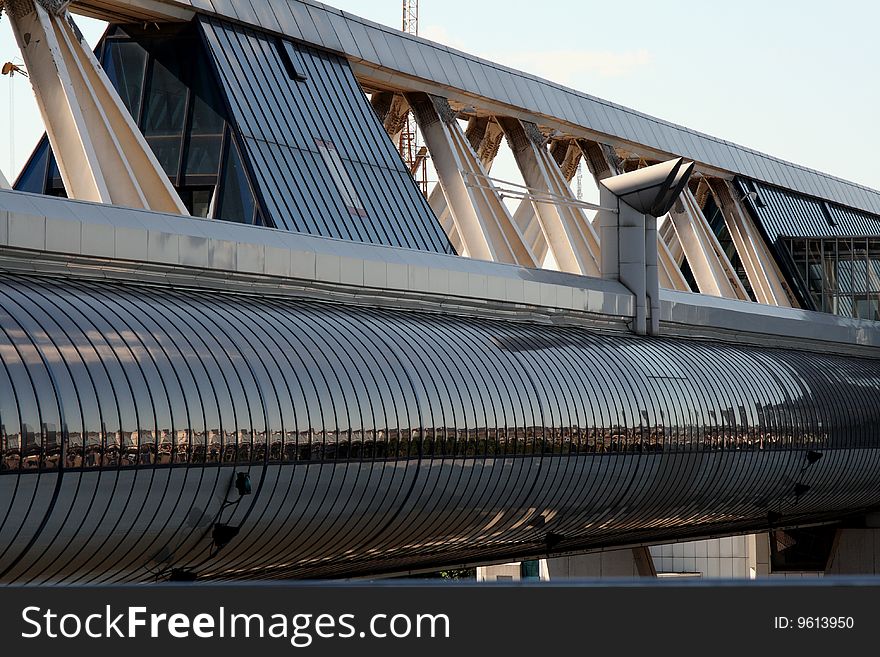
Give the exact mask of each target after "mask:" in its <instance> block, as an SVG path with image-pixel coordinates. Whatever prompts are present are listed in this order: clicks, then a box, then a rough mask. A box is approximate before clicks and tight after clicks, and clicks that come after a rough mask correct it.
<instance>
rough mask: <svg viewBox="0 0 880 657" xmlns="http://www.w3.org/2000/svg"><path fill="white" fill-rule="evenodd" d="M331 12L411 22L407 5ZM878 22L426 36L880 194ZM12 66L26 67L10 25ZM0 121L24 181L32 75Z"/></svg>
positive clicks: (522, 17)
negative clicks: (403, 17)
mask: <svg viewBox="0 0 880 657" xmlns="http://www.w3.org/2000/svg"><path fill="white" fill-rule="evenodd" d="M254 1H255V2H258V1H260V0H254ZM329 4H332V5H333V6H336V7H339V8H341V9H344V10H346V11H350V12H351V13H354V14H358V15H360V16H364V17H366V18H369V19H371V20H374V21H376V22H379V23H384V24H387V25H391V26H392V27H398V28H399V27H400V21H401V16H400V13H401V2H400V0H332V1H331V2H330V3H329ZM77 22H78V24H79V25H80V27H81V29H82V30H83V32H84V34H85V35H86V37H87V38H88V39H89V40H90V42H92V43H95V42H96V41H97V39H98V38H100V35H101V33H102V31H103V27H104V26H103V24H101V23H100V22H98V21H92V20H87V19H77ZM878 24H880V3H876V2H873V1H870V0H838V1H837V2H828V1H827V0H822V1H821V2H819V1H813V0H802V1H800V2H795V1H793V0H762V1H756V0H737V2H707V1H706V0H702V1H699V2H698V1H693V0H667V1H666V2H659V1H657V0H626V1H625V2H624V1H623V0H617V1H612V2H595V1H592V0H586V1H580V2H577V1H573V0H567V1H566V0H542V1H541V2H539V3H536V2H535V1H534V0H507V1H502V0H483V1H482V2H477V1H475V0H442V1H441V0H421V15H420V34H421V35H422V36H424V37H427V38H429V39H434V40H437V41H441V42H443V43H446V44H448V45H450V46H453V47H456V48H458V49H460V50H464V51H466V52H470V53H473V54H476V55H479V56H481V57H485V58H487V59H490V60H494V61H498V62H501V63H503V64H506V65H508V66H511V67H514V68H519V69H522V70H525V71H528V72H530V73H534V74H537V75H540V76H542V77H546V78H548V79H551V80H553V81H556V82H559V83H562V84H565V85H567V86H570V87H573V88H575V89H578V90H580V91H584V92H587V93H590V94H593V95H595V96H599V97H600V98H605V99H608V100H611V101H614V102H617V103H621V104H623V105H627V106H630V107H633V108H635V109H637V110H640V111H643V112H646V113H648V114H652V115H654V116H658V117H661V118H663V119H667V120H670V121H674V122H676V123H680V124H683V125H685V126H688V127H690V128H693V129H696V130H700V131H702V132H706V133H709V134H711V135H715V136H718V137H721V138H723V139H727V140H729V141H733V142H736V143H739V144H743V145H746V146H749V147H751V148H755V149H757V150H760V151H764V152H767V153H770V154H771V155H774V156H777V157H781V158H783V159H786V160H790V161H793V162H796V163H798V164H803V165H806V166H809V167H812V168H815V169H818V170H820V171H825V172H827V173H831V174H833V175H836V176H840V177H842V178H846V179H849V180H853V181H855V182H858V183H861V184H864V185H867V186H869V187H873V188H875V189H880V166H878V158H877V155H878V153H880V130H878V117H880V111H878V110H880V83H878V80H877V68H878V64H880V55H878V50H877V48H876V43H877V38H876V26H877V25H878ZM6 61H13V62H20V61H21V60H20V55H19V53H18V48H17V45H16V43H15V39H14V38H13V36H12V32H11V30H10V28H9V24H8V20H7V19H6V18H5V17H4V18H3V19H0V63H2V62H6ZM11 101H12V104H10V103H11ZM10 114H11V118H10ZM0 117H3V120H2V121H0V169H2V171H3V172H4V173H5V174H6V176H7V178H10V179H12V178H14V177H15V175H16V174H17V172H18V170H19V169H20V167H21V166H22V164H23V163H24V161H25V160H26V159H27V157H28V155H29V154H30V152H31V150H32V149H33V147H34V145H35V144H36V141H37V139H38V138H39V135H40V134H41V133H42V132H43V127H42V121H41V119H40V117H39V112H38V111H37V107H36V103H35V102H34V100H33V94H32V92H31V89H30V85H29V83H28V81H27V80H26V79H24V78H22V77H21V76H17V77H14V78H12V79H11V80H10V79H9V78H0Z"/></svg>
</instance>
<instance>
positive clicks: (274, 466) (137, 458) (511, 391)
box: [0, 0, 880, 583]
mask: <svg viewBox="0 0 880 657" xmlns="http://www.w3.org/2000/svg"><path fill="white" fill-rule="evenodd" d="M258 5H259V6H258ZM0 6H2V7H3V8H4V9H5V10H6V12H7V14H8V17H9V20H12V21H13V23H14V26H15V29H16V30H17V32H18V34H19V37H20V42H21V44H22V46H23V49H24V51H25V57H26V61H27V62H28V65H29V67H30V68H32V70H33V72H34V73H35V75H32V78H31V79H32V80H33V82H34V85H35V92H36V94H37V96H38V98H41V99H42V101H41V111H42V112H43V114H44V119H45V122H46V125H47V136H46V138H44V139H43V140H42V141H41V143H40V144H39V145H38V147H37V149H36V150H35V152H34V154H33V156H32V157H31V159H30V161H29V162H28V164H27V166H26V167H25V168H24V170H23V171H22V173H21V174H20V176H19V177H18V179H17V180H16V181H15V183H14V188H15V191H9V190H4V191H0V269H2V271H0V425H2V427H0V437H2V444H0V452H2V472H0V499H3V500H7V502H6V507H5V508H3V509H0V512H2V514H3V515H2V520H0V581H4V582H56V583H72V582H87V581H95V582H97V581H103V582H111V581H148V580H155V579H175V578H190V577H192V576H198V577H201V578H205V579H219V580H223V579H246V578H266V577H335V576H346V577H350V576H372V575H377V574H390V573H400V572H419V571H425V570H433V569H438V568H440V567H448V566H451V565H455V564H466V565H471V566H473V565H478V566H481V567H482V566H486V567H487V568H488V569H487V570H481V571H480V572H481V575H480V576H481V577H482V578H485V579H491V578H492V577H493V573H494V576H495V577H497V576H498V575H499V574H500V575H501V576H510V577H514V575H515V574H516V569H517V568H519V572H520V573H521V574H522V573H526V576H528V577H533V576H535V573H537V576H539V577H545V578H550V579H553V578H560V577H570V576H585V575H598V576H609V575H610V576H633V575H638V576H652V575H654V574H655V573H658V574H664V573H667V574H668V573H670V572H677V573H681V572H687V573H691V572H693V573H696V572H699V573H702V574H704V575H707V576H712V575H715V574H716V573H717V574H719V575H722V576H723V575H728V574H729V575H731V576H732V575H733V574H734V573H740V574H748V575H749V576H751V574H752V571H753V570H754V572H755V574H756V575H758V576H760V575H761V574H764V573H768V574H769V573H771V571H776V572H786V573H803V572H818V571H819V570H823V571H824V569H826V568H831V569H832V570H833V569H835V568H836V569H837V570H838V571H843V570H846V569H850V568H867V564H868V562H869V561H870V559H869V557H868V556H864V558H863V557H862V556H859V555H869V554H872V552H871V551H870V550H868V549H867V547H866V546H868V544H869V542H870V540H873V536H874V535H873V533H872V532H873V529H871V523H870V518H871V517H872V516H871V515H870V514H871V513H872V512H873V511H874V510H875V509H876V507H877V505H878V504H880V493H878V487H877V477H876V472H877V466H878V464H880V450H878V444H880V443H878V441H880V435H878V433H877V430H876V427H877V426H880V423H878V419H880V418H878V417H877V413H878V411H877V409H878V408H880V403H878V402H880V386H878V385H877V381H876V376H875V375H874V372H875V370H876V363H877V360H876V359H877V357H878V354H880V352H878V346H880V330H878V328H880V325H878V324H877V323H876V322H875V321H874V320H875V319H880V264H877V263H880V235H877V234H875V232H873V231H875V229H874V226H875V223H874V222H875V221H876V217H877V215H875V214H874V213H877V212H880V194H878V193H877V192H875V191H873V190H867V189H865V188H862V187H859V186H857V185H853V184H852V183H847V182H846V181H841V180H837V179H834V178H831V177H829V176H825V175H824V174H821V173H818V172H815V171H809V170H806V169H803V168H802V167H798V166H796V165H792V164H789V163H785V162H782V161H779V160H776V159H774V158H771V157H769V156H765V155H763V154H759V153H755V152H754V151H751V150H749V149H747V148H744V147H740V146H737V145H734V144H730V143H728V142H724V141H722V140H718V139H715V138H711V137H708V136H706V135H701V134H699V133H695V132H693V131H691V130H688V129H686V128H683V127H681V126H675V125H672V124H669V123H666V122H662V121H658V120H656V119H653V118H651V117H647V116H645V115H642V114H639V113H638V112H634V111H633V110H629V109H627V108H623V107H619V106H615V105H612V104H610V103H607V102H605V101H601V100H599V99H595V98H592V97H590V96H587V95H585V94H581V93H578V92H574V91H572V90H569V89H564V88H562V87H559V86H558V85H554V84H552V83H550V82H547V81H545V80H540V79H538V78H535V77H533V76H528V75H525V74H522V73H519V72H516V71H510V70H508V69H505V68H504V67H503V66H500V65H496V64H493V63H490V62H485V61H482V60H479V59H477V58H474V57H471V56H469V55H466V54H464V53H458V52H456V51H452V50H450V49H448V48H446V47H444V46H441V45H439V44H434V43H431V42H428V41H425V40H423V39H419V38H417V37H414V36H412V35H406V34H402V33H399V32H396V31H394V30H390V29H389V28H384V27H382V26H377V25H374V24H371V23H369V22H368V21H364V20H362V19H359V18H357V17H353V16H350V15H348V14H346V13H344V12H339V11H337V10H334V9H332V8H329V7H326V6H323V5H319V4H316V3H312V2H302V1H300V0H268V1H267V2H261V3H256V2H241V3H238V2H236V3H227V2H218V1H217V0H200V1H199V2H183V1H177V0H126V1H125V2H122V1H116V0H84V1H80V2H73V3H69V4H68V3H65V2H62V3H57V2H50V1H48V0H39V2H36V3H35V2H34V1H33V0H4V1H3V2H0ZM69 9H70V10H73V11H82V12H85V13H88V14H90V15H98V16H101V17H104V18H107V19H110V20H111V21H112V22H113V23H114V24H113V25H112V26H111V28H110V30H109V31H108V33H107V35H106V36H105V38H104V40H103V41H102V43H101V45H100V46H99V48H98V49H97V51H96V53H95V54H94V55H92V54H91V53H89V52H87V50H86V49H85V48H84V46H83V44H82V43H81V41H80V40H79V39H78V38H77V36H76V31H75V29H74V28H73V27H72V24H71V22H70V20H71V19H70V17H69V14H68V13H67V11H68V10H69ZM4 18H5V17H4ZM145 21H149V22H151V23H152V22H155V25H154V26H151V27H150V29H144V22H145ZM34 34H39V35H42V36H41V38H40V43H41V44H43V45H42V46H39V45H38V44H36V43H35V42H34V40H33V35H34ZM28 35H30V37H29V36H28ZM53 39H54V41H53ZM52 43H54V44H56V45H57V48H53V47H50V46H51V44H52ZM43 46H46V47H45V48H44V47H43ZM62 46H63V47H62ZM50 99H51V102H50ZM410 112H411V113H412V115H413V116H414V117H415V120H416V121H417V122H418V123H419V127H420V128H421V131H422V133H423V135H424V138H425V141H426V143H427V146H428V149H429V153H430V157H431V158H432V161H433V163H434V165H435V167H436V169H437V172H438V176H439V178H440V183H439V185H438V187H437V188H436V189H434V190H432V191H431V192H430V193H429V195H428V196H429V198H425V195H423V194H422V193H421V191H420V190H419V188H418V187H417V186H416V185H415V184H414V181H413V179H412V175H411V171H410V170H409V169H408V168H407V167H406V166H404V164H403V162H402V161H401V159H400V156H399V153H398V150H397V148H396V147H395V144H394V143H393V142H392V140H391V139H389V137H394V136H396V135H398V133H400V131H401V129H402V126H403V124H404V122H405V121H406V120H407V116H408V114H409V113H410ZM465 121H467V123H466V125H467V127H466V128H465V127H464V126H465ZM502 136H503V137H505V138H506V143H507V146H505V145H504V142H503V141H502ZM504 147H509V148H511V150H512V152H513V154H514V157H515V159H516V161H517V163H518V166H519V169H520V172H521V173H522V176H523V182H524V183H525V184H524V185H519V184H518V183H511V182H509V181H502V180H497V179H494V178H492V177H491V175H490V173H491V167H492V160H493V158H494V157H495V155H496V153H497V152H498V150H499V148H504ZM581 161H583V162H584V164H585V165H586V168H587V169H588V170H589V171H590V173H591V174H592V175H593V177H594V178H595V180H596V182H597V184H598V186H599V188H600V190H601V198H600V202H599V204H591V203H586V202H583V201H582V200H579V199H577V198H576V197H575V195H574V194H572V191H571V189H570V188H569V186H568V181H570V180H571V179H572V177H573V175H574V173H573V172H574V171H575V170H576V169H577V167H578V164H579V163H580V162H581ZM117 194H118V195H117ZM53 196H54V197H67V198H52V197H53ZM509 197H513V198H516V199H518V205H517V206H516V207H515V209H513V208H511V209H508V207H507V205H506V204H505V203H504V198H509ZM159 210H161V211H159ZM593 213H596V216H593ZM188 215H189V216H188ZM658 220H659V225H658ZM544 264H549V265H550V266H552V267H553V269H550V268H542V265H544ZM818 310H830V311H834V313H827V312H817V311H818ZM817 528H819V529H817ZM755 532H759V533H757V534H755ZM744 535H749V536H751V538H743V536H744ZM707 537H715V538H711V539H709V538H707ZM717 537H721V538H717ZM768 537H769V538H768ZM693 540H698V541H700V542H697V543H695V544H694V543H690V541H693ZM669 542H672V543H669ZM657 544H667V545H672V547H666V546H661V547H654V548H651V550H653V553H652V552H651V551H650V550H649V549H648V548H647V547H646V546H648V545H657ZM854 545H855V546H858V547H857V548H855V547H853V546H854ZM765 548H766V549H765ZM716 549H717V551H718V557H717V560H714V561H713V560H711V559H710V554H712V552H713V551H715V550H716ZM722 550H723V552H724V554H722ZM858 550H863V552H859V551H858ZM704 551H705V560H703V559H704V557H703V552H704ZM691 552H693V556H691ZM728 553H729V555H730V556H727V554H728ZM698 554H699V555H700V557H699V558H700V559H701V561H700V562H699V564H698V561H697V559H698V556H697V555H698ZM691 559H693V562H691V561H690V560H691ZM713 559H714V557H713ZM725 559H726V560H728V561H725ZM514 560H519V561H516V562H517V563H519V562H520V561H521V562H522V563H524V564H526V565H525V566H518V567H514V566H503V567H498V566H494V565H493V564H499V563H500V564H509V563H512V562H514ZM499 568H500V570H499ZM493 569H494V570H493ZM508 571H510V572H508Z"/></svg>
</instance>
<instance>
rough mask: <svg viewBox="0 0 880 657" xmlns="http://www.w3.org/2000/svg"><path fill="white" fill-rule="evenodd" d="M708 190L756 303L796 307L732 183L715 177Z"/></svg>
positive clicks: (783, 279)
mask: <svg viewBox="0 0 880 657" xmlns="http://www.w3.org/2000/svg"><path fill="white" fill-rule="evenodd" d="M709 189H710V191H711V193H712V194H713V195H714V196H715V199H716V200H717V202H718V206H719V207H720V208H721V212H722V213H724V221H725V222H726V224H727V230H728V232H729V233H730V236H731V238H732V239H733V243H734V246H735V247H736V252H737V253H738V254H739V257H740V260H741V261H742V263H743V268H744V269H745V271H746V277H747V278H748V279H749V284H750V285H751V286H752V291H753V292H754V293H755V299H756V300H757V301H758V303H766V304H768V305H771V306H783V307H786V308H791V307H792V306H795V307H796V306H797V303H796V302H795V301H794V297H793V295H792V294H791V293H790V291H789V289H788V285H787V284H786V283H785V278H784V277H783V275H782V272H781V271H780V270H779V265H777V264H776V260H775V259H774V258H773V256H772V255H771V254H770V250H769V249H768V248H767V244H766V242H764V238H763V237H762V236H761V235H760V233H759V232H758V229H757V227H756V226H755V225H754V223H753V222H752V220H751V218H750V217H749V216H748V215H747V214H746V213H745V212H743V209H742V206H741V205H740V203H739V202H738V201H737V200H736V199H737V194H736V191H735V190H734V189H733V186H732V185H731V184H730V182H728V181H726V180H718V181H716V182H713V183H711V184H710V185H709Z"/></svg>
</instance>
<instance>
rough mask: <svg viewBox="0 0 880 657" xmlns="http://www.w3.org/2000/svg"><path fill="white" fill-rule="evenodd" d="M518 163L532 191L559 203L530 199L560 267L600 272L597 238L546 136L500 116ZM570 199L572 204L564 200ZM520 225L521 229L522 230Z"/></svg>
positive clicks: (548, 245)
mask: <svg viewBox="0 0 880 657" xmlns="http://www.w3.org/2000/svg"><path fill="white" fill-rule="evenodd" d="M498 121H499V123H500V124H501V127H502V129H503V130H504V134H505V135H506V137H507V141H508V144H509V145H510V148H511V150H512V151H513V155H514V157H515V158H516V163H517V166H518V167H519V170H520V173H521V174H522V177H523V180H524V181H525V184H526V186H527V187H528V188H529V189H530V192H531V193H532V194H536V195H540V194H547V195H549V196H550V197H552V198H555V199H560V200H562V201H563V202H562V203H554V202H552V201H541V200H536V199H532V200H531V202H532V205H533V206H534V208H535V215H536V216H537V218H538V222H539V224H540V228H541V232H542V234H543V236H544V240H545V241H546V242H547V247H548V248H549V249H550V252H551V253H552V254H553V258H554V259H555V260H556V264H557V266H558V267H559V269H560V270H562V271H567V272H571V273H573V274H582V275H585V276H599V275H600V267H599V238H598V236H597V235H596V231H595V230H594V229H593V226H592V224H591V223H590V221H589V220H588V219H587V217H586V215H585V214H584V212H583V210H581V208H579V207H577V206H576V205H574V203H576V202H577V199H576V198H575V197H574V195H573V194H572V193H571V189H569V187H568V184H567V183H566V181H565V178H563V176H562V171H561V170H560V169H559V165H558V164H556V162H555V161H554V160H553V158H552V157H551V155H550V152H549V151H548V150H547V147H546V145H545V141H546V140H545V138H544V136H543V135H542V134H541V132H540V131H539V130H538V127H537V126H535V125H534V124H532V123H523V122H521V121H519V120H518V119H513V118H507V117H504V118H499V119H498ZM565 201H570V202H571V203H572V204H570V205H569V204H566V203H565ZM522 228H523V227H522V225H520V230H522Z"/></svg>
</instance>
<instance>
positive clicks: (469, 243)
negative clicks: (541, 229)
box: [406, 93, 538, 267]
mask: <svg viewBox="0 0 880 657" xmlns="http://www.w3.org/2000/svg"><path fill="white" fill-rule="evenodd" d="M406 100H407V102H408V103H409V106H410V108H411V110H412V112H413V115H414V116H415V118H416V122H417V123H418V124H419V129H420V130H421V132H422V136H423V137H424V139H425V143H426V144H427V145H428V150H429V151H430V152H431V159H432V161H433V163H434V168H435V170H436V171H437V178H438V179H439V182H440V188H441V190H442V192H443V195H444V197H445V198H446V203H447V205H448V206H449V211H450V214H451V216H452V223H453V225H454V227H455V230H456V231H457V234H458V236H459V237H460V243H461V249H460V251H459V252H460V253H461V254H462V255H467V256H470V257H471V258H479V259H482V260H492V261H495V262H505V263H509V264H517V265H523V266H526V267H537V266H538V263H537V262H536V260H535V257H534V255H533V254H532V252H531V250H530V249H529V248H528V246H527V245H526V243H525V241H524V240H523V236H522V234H521V233H520V231H519V230H518V229H517V227H516V225H515V224H514V223H513V218H512V217H511V216H510V213H509V212H508V211H507V207H506V206H505V205H504V202H503V201H502V200H501V198H500V197H499V196H498V193H497V190H496V189H495V187H494V185H493V184H492V182H491V181H490V180H488V179H487V174H486V170H485V168H484V167H483V165H482V163H481V162H480V159H479V158H478V157H477V154H476V153H475V152H474V149H473V147H472V146H471V144H470V143H469V142H468V139H467V137H465V134H464V132H463V131H462V129H461V127H460V126H459V125H458V121H457V119H456V115H455V112H454V111H453V110H452V109H451V108H450V107H449V103H448V102H447V101H446V100H445V99H444V98H439V97H436V96H429V95H428V94H424V93H408V94H406Z"/></svg>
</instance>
